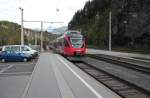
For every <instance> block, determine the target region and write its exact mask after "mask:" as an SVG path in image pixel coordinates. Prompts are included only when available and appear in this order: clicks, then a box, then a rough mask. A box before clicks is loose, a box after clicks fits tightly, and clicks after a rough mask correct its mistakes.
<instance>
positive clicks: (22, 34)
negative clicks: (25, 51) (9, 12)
mask: <svg viewBox="0 0 150 98" xmlns="http://www.w3.org/2000/svg"><path fill="white" fill-rule="evenodd" d="M19 9H20V10H21V45H24V32H23V8H21V7H20V8H19Z"/></svg>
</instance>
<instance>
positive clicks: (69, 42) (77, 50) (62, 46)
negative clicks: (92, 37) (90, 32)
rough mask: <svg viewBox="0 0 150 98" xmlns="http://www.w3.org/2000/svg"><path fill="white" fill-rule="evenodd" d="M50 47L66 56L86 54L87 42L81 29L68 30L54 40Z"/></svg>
mask: <svg viewBox="0 0 150 98" xmlns="http://www.w3.org/2000/svg"><path fill="white" fill-rule="evenodd" d="M50 47H51V48H52V49H53V50H55V51H56V52H58V53H60V54H62V55H64V56H84V55H85V52H86V43H85V39H84V37H83V35H82V34H81V32H79V31H73V30H72V31H67V32H65V33H64V34H63V35H62V36H61V37H59V38H57V39H55V40H53V41H52V42H51V43H50Z"/></svg>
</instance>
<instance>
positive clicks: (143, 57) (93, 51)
mask: <svg viewBox="0 0 150 98" xmlns="http://www.w3.org/2000/svg"><path fill="white" fill-rule="evenodd" d="M87 54H105V55H112V56H121V57H130V58H136V59H140V60H149V61H150V55H146V54H139V53H125V52H115V51H108V50H97V49H87Z"/></svg>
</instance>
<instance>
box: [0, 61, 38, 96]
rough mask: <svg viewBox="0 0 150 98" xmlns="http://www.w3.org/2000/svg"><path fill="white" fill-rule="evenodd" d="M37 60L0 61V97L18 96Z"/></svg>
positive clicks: (22, 90)
mask: <svg viewBox="0 0 150 98" xmlns="http://www.w3.org/2000/svg"><path fill="white" fill-rule="evenodd" d="M36 61H37V60H33V61H30V62H8V63H0V98H20V97H21V95H22V93H23V92H24V89H25V87H26V85H27V83H28V80H29V77H30V75H31V74H32V71H33V69H34V66H35V64H36Z"/></svg>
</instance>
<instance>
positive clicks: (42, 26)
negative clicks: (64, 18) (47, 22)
mask: <svg viewBox="0 0 150 98" xmlns="http://www.w3.org/2000/svg"><path fill="white" fill-rule="evenodd" d="M43 50H44V49H43V21H41V52H43Z"/></svg>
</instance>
